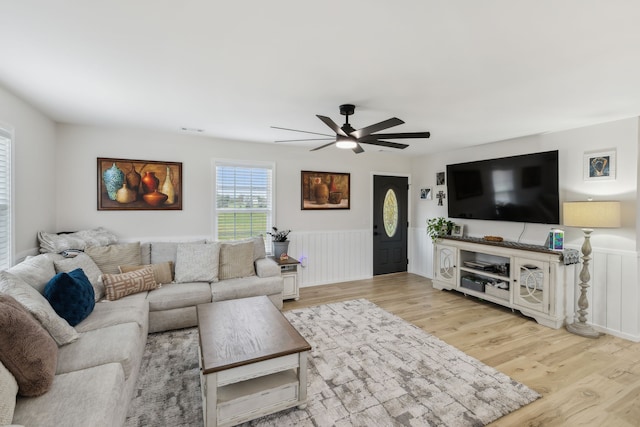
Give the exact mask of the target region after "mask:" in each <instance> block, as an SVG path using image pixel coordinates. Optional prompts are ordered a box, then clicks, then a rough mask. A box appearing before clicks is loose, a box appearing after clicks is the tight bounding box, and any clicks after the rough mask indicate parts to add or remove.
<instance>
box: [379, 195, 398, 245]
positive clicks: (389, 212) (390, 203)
mask: <svg viewBox="0 0 640 427" xmlns="http://www.w3.org/2000/svg"><path fill="white" fill-rule="evenodd" d="M382 220H383V222H384V231H385V232H386V233H387V236H389V237H393V236H394V235H395V234H396V231H397V230H398V199H397V198H396V193H395V191H393V190H392V189H389V190H387V194H386V195H385V196H384V203H383V205H382Z"/></svg>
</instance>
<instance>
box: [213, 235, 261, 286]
mask: <svg viewBox="0 0 640 427" xmlns="http://www.w3.org/2000/svg"><path fill="white" fill-rule="evenodd" d="M253 249H254V243H253V242H252V241H240V242H234V243H222V244H220V280H224V279H235V278H237V277H248V276H255V274H256V270H255V267H254V265H253Z"/></svg>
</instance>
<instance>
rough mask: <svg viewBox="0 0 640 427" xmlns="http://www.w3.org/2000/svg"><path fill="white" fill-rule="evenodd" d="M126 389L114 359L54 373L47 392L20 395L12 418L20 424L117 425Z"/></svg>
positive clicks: (120, 371)
mask: <svg viewBox="0 0 640 427" xmlns="http://www.w3.org/2000/svg"><path fill="white" fill-rule="evenodd" d="M124 389H125V380H124V374H123V371H122V368H121V367H120V365H119V364H117V363H109V364H107V365H101V366H96V367H94V368H91V369H83V370H80V371H74V372H69V373H66V374H61V375H56V377H55V380H54V381H53V386H52V387H51V390H50V392H49V393H46V394H44V395H42V396H40V397H35V398H28V399H25V398H21V399H20V400H19V402H18V405H17V406H16V410H15V413H14V416H13V422H14V423H16V424H21V425H23V426H77V427H79V426H83V427H84V426H116V425H122V420H121V419H119V417H120V414H121V410H120V408H119V407H120V405H121V396H122V393H123V392H124Z"/></svg>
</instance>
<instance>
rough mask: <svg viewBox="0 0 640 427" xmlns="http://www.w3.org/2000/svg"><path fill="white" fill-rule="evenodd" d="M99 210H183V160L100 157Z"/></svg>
mask: <svg viewBox="0 0 640 427" xmlns="http://www.w3.org/2000/svg"><path fill="white" fill-rule="evenodd" d="M98 210H99V211H107V210H182V163H177V162H160V161H154V160H128V159H112V158H104V157H99V158H98Z"/></svg>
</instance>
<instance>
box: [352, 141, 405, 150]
mask: <svg viewBox="0 0 640 427" xmlns="http://www.w3.org/2000/svg"><path fill="white" fill-rule="evenodd" d="M360 142H361V143H362V144H371V145H380V146H381V147H389V148H399V149H401V150H403V149H405V148H407V147H408V145H407V144H400V143H398V142H391V141H378V140H371V141H360Z"/></svg>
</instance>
